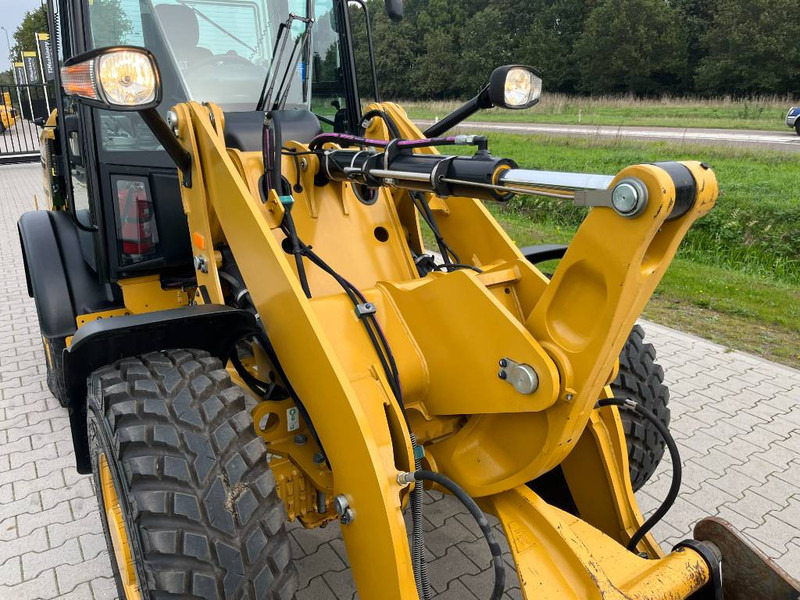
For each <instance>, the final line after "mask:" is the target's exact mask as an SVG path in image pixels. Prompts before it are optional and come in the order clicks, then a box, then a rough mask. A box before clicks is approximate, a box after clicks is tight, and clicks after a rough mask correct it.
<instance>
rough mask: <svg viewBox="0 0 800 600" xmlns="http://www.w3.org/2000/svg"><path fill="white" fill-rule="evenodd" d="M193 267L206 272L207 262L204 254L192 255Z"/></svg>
mask: <svg viewBox="0 0 800 600" xmlns="http://www.w3.org/2000/svg"><path fill="white" fill-rule="evenodd" d="M194 268H195V270H197V271H200V272H201V273H208V263H207V262H206V259H205V257H204V256H195V257H194Z"/></svg>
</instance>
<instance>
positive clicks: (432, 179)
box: [19, 0, 800, 600]
mask: <svg viewBox="0 0 800 600" xmlns="http://www.w3.org/2000/svg"><path fill="white" fill-rule="evenodd" d="M375 7H376V3H375V2H370V3H365V2H363V1H361V0H351V1H347V0H317V1H312V0H308V1H302V2H301V1H298V0H49V1H48V6H47V8H48V21H49V28H50V32H51V36H52V37H51V39H53V40H54V44H53V52H54V54H55V56H54V57H53V58H54V60H55V61H56V63H57V64H58V65H59V69H57V73H56V89H57V90H59V94H57V98H56V110H55V111H54V112H53V113H52V114H51V115H50V119H49V120H48V122H47V124H46V126H45V127H44V130H43V132H42V148H43V152H42V155H43V164H44V177H45V191H46V196H47V210H39V211H34V212H30V213H26V214H24V215H23V216H22V217H21V219H20V221H19V233H20V240H21V246H22V251H23V255H24V259H25V271H26V277H27V284H28V291H29V294H30V295H31V296H32V297H33V298H34V300H35V303H36V308H37V312H38V317H39V323H40V327H41V332H42V337H43V343H44V348H45V355H46V360H47V378H48V385H49V387H50V389H51V390H52V392H53V394H54V395H55V396H56V397H57V398H58V399H59V401H60V402H61V403H62V404H63V405H64V406H65V407H66V408H67V409H68V411H69V417H70V423H71V430H72V438H73V444H74V450H75V457H76V467H77V470H78V471H79V472H80V473H92V476H93V481H94V484H95V489H96V493H97V498H98V502H99V507H100V512H101V515H102V522H103V528H104V532H105V537H106V541H107V544H108V549H109V555H110V557H111V567H112V570H113V573H114V576H115V580H116V584H117V589H118V593H119V596H120V597H121V598H125V599H127V600H133V599H140V598H153V599H155V598H226V599H228V598H230V599H233V598H237V599H238V598H276V599H277V598H281V599H285V598H291V597H293V596H294V595H295V592H296V591H297V586H298V578H297V572H296V568H295V565H294V564H293V561H292V558H291V552H290V547H289V539H288V535H287V532H286V523H287V522H288V521H297V522H299V523H300V524H302V526H304V527H306V528H315V527H324V526H325V525H327V524H329V523H331V522H334V521H338V522H339V523H340V524H341V531H342V536H343V538H344V543H345V546H346V550H347V555H348V558H349V562H350V564H351V566H352V574H353V577H354V580H355V584H356V586H357V589H358V595H359V597H361V598H364V599H370V600H372V599H405V600H408V599H412V598H414V599H416V598H423V599H425V600H427V599H428V598H431V597H432V595H433V592H432V590H431V586H430V583H429V581H428V578H429V573H428V570H429V569H428V565H427V563H426V561H425V535H424V531H423V526H422V524H423V518H424V509H425V503H424V502H423V494H424V493H425V492H424V490H426V489H434V490H439V491H443V492H447V493H450V494H452V495H453V496H455V498H457V499H458V501H460V502H461V503H463V505H464V506H465V508H466V510H467V512H468V513H469V514H470V515H471V516H472V517H474V518H475V520H476V523H477V526H478V528H479V529H480V530H481V532H482V534H483V536H484V537H485V541H486V553H487V556H490V557H491V565H492V569H493V577H494V580H493V581H494V583H493V589H492V592H491V596H490V597H491V598H493V599H497V598H500V597H502V596H503V594H504V590H505V584H506V575H507V574H506V569H507V568H508V567H507V566H506V564H505V562H504V560H503V557H502V553H501V546H500V544H499V541H498V539H497V530H496V529H495V528H493V527H492V526H491V525H490V522H489V520H488V518H487V515H489V514H491V515H494V516H495V517H496V518H497V519H499V521H500V523H501V524H502V528H503V531H504V534H505V537H506V538H507V540H508V545H509V547H510V550H511V554H512V555H513V560H514V563H515V565H516V572H517V575H518V578H519V581H520V586H521V593H522V595H523V596H524V597H525V598H529V599H544V598H547V599H561V598H576V599H582V598H586V599H601V598H602V599H612V598H619V599H623V598H625V599H629V598H630V599H633V598H636V599H642V600H644V599H653V600H655V599H661V600H666V599H670V600H675V599H683V598H694V599H703V598H714V599H719V598H723V594H724V596H725V597H727V598H733V599H761V598H775V599H790V598H791V599H796V598H797V597H798V595H799V594H800V592H799V591H798V590H800V587H799V586H798V584H797V582H795V581H794V580H792V579H791V578H790V577H789V576H788V575H787V574H786V573H784V572H782V571H781V570H780V569H778V568H777V567H776V566H775V565H773V564H772V563H771V562H770V561H769V560H767V559H766V558H765V557H763V556H762V555H761V554H760V553H759V552H757V551H756V550H754V549H752V548H751V547H750V546H748V544H747V543H745V542H744V541H743V540H742V539H741V538H740V537H739V536H738V534H737V533H736V532H735V531H733V529H732V528H731V527H730V526H729V525H728V524H727V523H725V522H724V521H721V520H719V519H715V518H709V519H704V520H702V521H701V522H700V523H699V524H698V525H697V527H696V528H695V531H694V536H693V537H691V538H689V537H688V532H687V539H686V540H685V541H684V542H682V543H680V544H678V545H677V546H676V547H674V548H662V547H661V546H660V545H659V544H658V543H657V542H656V540H655V539H654V538H653V536H652V535H651V533H650V530H651V528H652V526H653V525H654V523H655V522H657V521H658V520H659V519H660V518H661V517H663V515H664V513H665V512H666V511H667V510H668V508H669V506H670V504H671V503H672V502H673V501H674V499H675V496H676V495H677V493H678V491H679V487H680V475H681V470H680V457H679V454H678V448H677V446H676V445H675V442H674V440H672V437H671V435H670V433H669V429H668V422H669V410H668V407H667V396H668V392H667V390H666V388H665V387H664V385H663V372H662V371H661V368H660V367H659V366H658V365H657V364H656V363H655V362H654V360H655V353H654V350H653V348H652V346H650V345H649V344H646V343H645V342H644V340H643V332H642V330H641V328H639V327H638V326H636V325H635V323H636V320H637V318H638V317H639V315H640V313H641V311H642V309H643V307H644V306H645V304H646V303H647V301H648V299H649V298H650V295H651V294H652V292H653V290H654V288H655V287H656V285H657V284H658V282H659V280H660V279H661V277H662V275H663V274H664V272H665V270H666V269H667V267H668V265H669V263H670V261H671V260H672V258H673V256H674V255H675V252H676V251H677V248H678V245H679V244H680V242H681V240H682V238H683V237H684V235H685V234H686V232H687V230H688V229H689V227H690V226H691V225H692V223H693V222H694V221H695V220H696V219H698V218H700V217H701V216H702V215H704V214H705V213H707V212H708V211H710V210H711V209H712V207H713V206H714V203H715V201H716V199H717V194H718V188H717V181H716V178H715V175H714V173H713V171H712V170H711V169H710V168H709V166H708V165H706V164H704V163H702V162H680V163H679V162H667V163H658V164H638V165H632V166H630V167H628V168H625V169H623V170H622V171H620V172H619V173H617V174H585V173H562V172H548V171H541V170H535V169H534V168H526V167H525V166H520V165H518V164H517V163H516V162H515V161H514V159H513V157H497V156H494V155H493V154H492V153H491V140H490V139H488V138H487V137H485V136H482V135H467V134H463V133H458V132H457V131H454V128H455V127H456V126H457V125H459V123H461V122H462V121H463V120H464V119H465V118H467V117H468V116H470V115H472V114H475V113H476V112H477V111H480V110H485V109H490V108H492V107H504V108H508V109H525V108H529V107H531V106H533V105H534V104H535V103H536V102H537V101H538V99H539V96H540V94H541V91H542V79H541V77H540V74H539V73H538V72H537V71H536V70H535V69H534V68H531V67H528V66H524V65H506V66H502V67H498V68H497V69H496V70H495V71H494V72H493V73H491V75H490V76H489V74H487V76H488V82H487V85H486V87H485V88H484V89H482V90H476V93H477V95H476V96H475V97H474V98H473V99H472V100H470V101H469V102H467V103H465V104H464V105H463V106H462V107H461V108H459V109H458V110H456V111H455V112H454V113H452V114H451V115H448V116H447V117H446V118H444V119H443V120H441V121H439V122H438V123H436V124H435V125H433V126H432V127H430V128H429V129H427V130H426V131H421V130H420V129H419V128H418V127H417V126H416V125H415V123H414V122H413V121H412V120H410V119H409V118H408V116H407V114H406V112H405V111H404V110H403V109H402V107H400V106H399V105H397V104H395V103H392V102H387V101H383V100H382V99H381V97H380V94H379V82H378V81H377V77H376V76H375V72H376V69H375V68H374V66H375V62H374V56H373V52H372V44H371V34H370V33H369V19H370V15H369V9H370V8H372V9H373V10H374V9H375ZM381 9H382V10H383V7H381ZM385 10H386V11H388V13H389V16H390V17H391V18H392V19H393V20H399V19H401V18H402V12H403V7H402V3H401V2H397V1H389V2H386V6H385ZM357 19H364V20H366V24H367V32H368V34H369V35H368V43H367V47H366V48H362V47H358V48H357V47H356V44H355V43H354V36H353V35H352V31H353V26H354V24H355V22H356V20H357ZM357 52H362V53H363V52H366V53H368V54H369V59H370V63H369V64H370V65H371V66H372V68H371V69H370V71H371V72H370V73H367V74H366V76H365V74H363V73H357V69H356V60H355V57H356V53H357ZM365 81H366V82H367V83H366V87H370V88H371V89H370V90H369V92H367V93H365V95H364V96H363V97H362V96H361V95H360V94H359V83H361V87H362V88H363V87H365V84H364V82H365ZM528 167H535V165H528ZM515 194H529V195H538V196H545V197H550V198H556V199H558V201H563V202H573V203H575V204H576V205H579V206H584V207H586V217H585V219H584V221H583V223H582V224H581V226H580V228H579V229H578V230H577V233H576V234H575V236H574V239H573V240H572V241H571V243H570V244H569V245H568V246H567V247H557V246H542V247H533V248H526V249H520V248H517V247H516V246H515V244H514V243H513V242H512V241H511V239H510V238H509V236H508V235H507V234H506V233H505V232H504V231H503V229H502V228H501V227H500V226H499V224H498V223H497V221H496V220H495V218H494V217H493V216H492V213H491V212H489V210H487V205H491V204H493V203H502V202H505V201H507V200H508V199H509V198H510V197H512V196H513V195H515ZM552 259H560V260H559V262H558V264H557V266H556V267H555V269H554V270H553V271H552V273H551V274H550V275H546V274H545V273H544V272H543V270H542V269H540V268H539V266H537V265H539V264H540V263H541V262H542V261H545V260H552ZM665 447H666V448H667V449H668V450H669V452H670V455H671V458H672V469H673V482H672V486H671V488H670V491H669V495H668V497H667V498H666V499H665V500H664V503H663V504H662V505H661V506H660V507H659V508H658V509H657V510H656V512H655V513H654V514H653V515H650V516H649V517H648V518H647V520H645V518H644V515H643V514H642V513H641V511H640V510H639V507H638V506H637V503H636V499H635V497H634V493H633V491H634V488H638V487H640V486H641V485H643V484H644V482H645V481H646V480H647V478H648V477H649V476H650V475H651V474H652V472H653V470H654V469H655V466H656V465H657V464H658V462H659V460H660V459H661V457H662V455H663V453H664V449H665ZM406 513H410V517H411V518H410V525H409V526H408V527H407V526H406V522H405V520H404V514H406ZM723 565H724V566H725V568H724V570H723V568H722V567H723Z"/></svg>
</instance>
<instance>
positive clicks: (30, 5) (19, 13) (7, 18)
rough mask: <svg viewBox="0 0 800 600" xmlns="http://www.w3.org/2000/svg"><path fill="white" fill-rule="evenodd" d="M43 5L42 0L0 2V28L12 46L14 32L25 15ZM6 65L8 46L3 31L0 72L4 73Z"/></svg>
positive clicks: (5, 0)
mask: <svg viewBox="0 0 800 600" xmlns="http://www.w3.org/2000/svg"><path fill="white" fill-rule="evenodd" d="M41 4H43V2H42V0H0V26H2V27H5V28H6V30H7V31H8V39H9V41H10V42H11V45H12V46H13V45H14V37H13V36H14V32H15V31H16V30H17V27H19V25H20V23H22V19H23V17H24V16H25V13H26V12H28V11H29V10H33V9H34V8H38V7H39V6H40V5H41ZM9 66H10V65H9V63H8V46H7V45H6V34H5V31H2V30H0V71H6V70H7V69H8V67H9Z"/></svg>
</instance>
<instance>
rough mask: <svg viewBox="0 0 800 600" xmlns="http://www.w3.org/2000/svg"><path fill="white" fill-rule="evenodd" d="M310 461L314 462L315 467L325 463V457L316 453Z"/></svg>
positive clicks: (320, 453)
mask: <svg viewBox="0 0 800 600" xmlns="http://www.w3.org/2000/svg"><path fill="white" fill-rule="evenodd" d="M311 460H313V461H314V464H315V465H321V464H322V463H324V462H325V455H324V454H323V453H322V452H317V453H316V454H314V457H313V458H312V459H311Z"/></svg>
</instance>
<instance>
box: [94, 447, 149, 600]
mask: <svg viewBox="0 0 800 600" xmlns="http://www.w3.org/2000/svg"><path fill="white" fill-rule="evenodd" d="M100 486H101V489H102V494H103V513H104V516H105V519H106V523H107V524H108V532H109V534H110V536H111V546H112V547H113V548H114V560H115V561H116V563H117V570H118V571H119V576H120V579H121V580H122V587H123V588H124V589H125V600H141V598H142V595H141V593H140V592H139V580H138V578H137V577H136V566H135V565H134V562H133V552H132V551H131V544H130V540H129V538H128V534H127V531H126V530H125V521H124V520H123V518H122V507H121V506H120V503H119V496H117V489H116V488H115V487H114V479H113V478H112V477H111V468H110V467H109V466H108V460H107V459H106V455H105V454H101V455H100Z"/></svg>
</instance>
